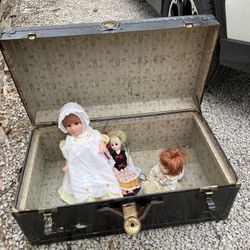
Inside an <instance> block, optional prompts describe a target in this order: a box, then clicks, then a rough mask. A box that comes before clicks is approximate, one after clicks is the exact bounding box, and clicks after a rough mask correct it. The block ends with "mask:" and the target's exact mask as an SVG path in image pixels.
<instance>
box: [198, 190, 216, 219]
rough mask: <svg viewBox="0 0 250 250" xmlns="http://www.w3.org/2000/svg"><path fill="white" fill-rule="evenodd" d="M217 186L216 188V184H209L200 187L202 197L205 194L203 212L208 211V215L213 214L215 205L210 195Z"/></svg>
mask: <svg viewBox="0 0 250 250" xmlns="http://www.w3.org/2000/svg"><path fill="white" fill-rule="evenodd" d="M217 188H218V187H217V186H209V187H204V188H201V189H200V193H201V194H202V196H203V197H204V196H205V199H206V203H205V208H204V209H203V213H208V214H210V215H213V213H214V212H215V211H216V205H215V202H214V201H213V199H212V196H213V194H214V192H215V191H216V190H217Z"/></svg>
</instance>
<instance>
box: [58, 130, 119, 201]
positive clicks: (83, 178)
mask: <svg viewBox="0 0 250 250" xmlns="http://www.w3.org/2000/svg"><path fill="white" fill-rule="evenodd" d="M90 131H91V132H88V131H85V132H83V133H82V134H80V135H79V136H78V137H77V138H75V137H72V136H69V135H68V136H67V137H66V142H65V144H64V145H63V146H62V147H61V151H62V153H63V156H64V157H65V159H66V160H67V162H68V171H67V172H65V176H64V179H63V184H62V186H61V188H60V189H59V195H60V197H61V199H63V200H64V201H66V202H67V203H75V202H84V201H94V200H98V199H112V198H117V197H122V194H121V189H120V187H119V184H118V182H117V180H116V178H115V175H114V172H113V166H112V164H111V163H110V162H109V161H108V159H107V158H106V157H105V155H104V154H99V153H98V150H99V143H100V133H99V131H97V130H90Z"/></svg>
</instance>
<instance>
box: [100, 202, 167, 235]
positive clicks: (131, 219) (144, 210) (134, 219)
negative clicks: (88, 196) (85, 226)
mask: <svg viewBox="0 0 250 250" xmlns="http://www.w3.org/2000/svg"><path fill="white" fill-rule="evenodd" d="M162 203H163V201H161V200H160V201H157V200H156V201H151V202H150V203H148V204H146V205H145V206H142V207H141V208H140V209H139V211H137V208H136V203H135V202H130V203H126V204H123V205H122V207H121V208H111V207H103V208H99V209H98V212H111V213H113V214H116V215H119V216H120V217H123V218H124V223H123V227H124V230H125V232H126V233H127V234H129V235H135V234H138V233H139V232H140V231H141V221H143V220H144V218H145V217H146V216H147V214H148V211H149V209H150V208H151V206H152V205H158V204H162Z"/></svg>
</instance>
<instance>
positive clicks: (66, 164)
mask: <svg viewBox="0 0 250 250" xmlns="http://www.w3.org/2000/svg"><path fill="white" fill-rule="evenodd" d="M65 142H66V141H65V140H61V141H60V144H59V148H60V149H61V151H62V153H63V156H64V157H66V155H65V153H64V152H63V150H62V148H63V147H64V145H65ZM68 170H69V166H68V161H67V160H66V163H65V165H64V167H63V171H64V172H67V171H68Z"/></svg>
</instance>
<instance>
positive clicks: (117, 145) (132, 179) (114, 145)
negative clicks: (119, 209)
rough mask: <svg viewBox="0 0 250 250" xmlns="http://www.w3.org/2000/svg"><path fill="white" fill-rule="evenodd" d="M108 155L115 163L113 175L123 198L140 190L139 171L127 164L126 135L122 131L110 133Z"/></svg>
mask: <svg viewBox="0 0 250 250" xmlns="http://www.w3.org/2000/svg"><path fill="white" fill-rule="evenodd" d="M108 136H109V139H110V148H109V151H110V154H111V156H112V158H113V160H114V161H115V165H114V173H115V176H116V178H117V180H118V183H119V185H120V187H121V189H122V194H123V195H124V196H128V195H134V194H136V193H137V192H138V191H139V190H140V187H141V185H140V181H139V175H140V169H139V168H137V167H136V166H134V165H133V164H132V162H131V163H130V162H129V163H128V154H127V152H126V150H125V143H126V134H125V132H124V131H122V130H116V131H110V132H109V133H108Z"/></svg>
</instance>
